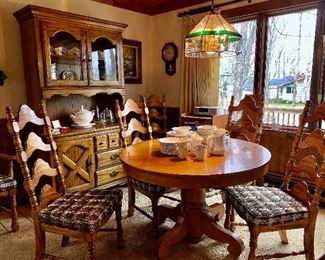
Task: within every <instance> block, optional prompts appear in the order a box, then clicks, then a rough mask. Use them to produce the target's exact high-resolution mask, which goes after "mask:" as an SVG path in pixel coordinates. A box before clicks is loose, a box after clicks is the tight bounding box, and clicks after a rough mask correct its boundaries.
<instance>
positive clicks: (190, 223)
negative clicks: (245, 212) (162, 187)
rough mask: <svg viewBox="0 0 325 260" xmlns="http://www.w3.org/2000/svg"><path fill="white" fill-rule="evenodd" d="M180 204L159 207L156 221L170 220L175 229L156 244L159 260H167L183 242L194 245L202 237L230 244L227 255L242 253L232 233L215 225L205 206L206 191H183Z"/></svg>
mask: <svg viewBox="0 0 325 260" xmlns="http://www.w3.org/2000/svg"><path fill="white" fill-rule="evenodd" d="M181 197H182V203H181V204H179V205H178V206H177V207H175V208H172V207H168V206H164V205H162V206H159V207H158V219H159V221H160V222H163V221H164V220H165V219H166V218H170V219H172V220H174V221H175V222H176V224H175V226H174V227H173V228H172V229H171V230H169V231H168V232H166V233H165V234H164V235H162V236H161V237H160V239H159V241H158V243H159V249H158V254H159V258H160V259H166V258H167V256H168V253H169V247H170V246H172V245H174V244H177V243H178V242H180V241H182V240H183V239H185V238H186V239H188V240H189V241H190V242H192V243H197V242H199V241H200V240H201V238H202V236H203V235H204V234H205V235H207V236H208V237H210V238H212V239H214V240H217V241H220V242H224V243H227V244H229V246H228V248H227V249H228V252H229V253H230V254H232V255H236V256H239V255H240V254H241V253H242V251H243V250H244V243H243V241H242V240H241V239H240V238H239V237H238V236H237V235H236V234H234V233H232V232H231V231H229V230H227V229H225V228H223V227H222V226H220V225H219V224H217V223H215V221H214V218H213V216H212V214H211V213H210V212H209V209H208V207H207V205H206V203H205V189H182V191H181Z"/></svg>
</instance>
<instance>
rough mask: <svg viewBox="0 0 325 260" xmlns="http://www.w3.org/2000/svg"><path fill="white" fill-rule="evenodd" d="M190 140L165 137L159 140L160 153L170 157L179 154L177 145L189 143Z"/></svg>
mask: <svg viewBox="0 0 325 260" xmlns="http://www.w3.org/2000/svg"><path fill="white" fill-rule="evenodd" d="M187 142H188V139H186V138H178V137H164V138H160V139H159V143H160V152H161V153H163V154H168V155H176V154H177V145H176V144H177V143H187Z"/></svg>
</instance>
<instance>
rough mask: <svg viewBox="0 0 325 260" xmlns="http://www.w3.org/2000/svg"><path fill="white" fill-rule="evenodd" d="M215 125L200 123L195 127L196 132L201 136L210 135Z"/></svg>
mask: <svg viewBox="0 0 325 260" xmlns="http://www.w3.org/2000/svg"><path fill="white" fill-rule="evenodd" d="M216 129H217V127H216V126H215V125H200V126H198V127H197V133H198V134H199V135H201V136H207V135H211V134H212V132H213V131H214V130H216Z"/></svg>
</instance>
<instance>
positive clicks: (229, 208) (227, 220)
mask: <svg viewBox="0 0 325 260" xmlns="http://www.w3.org/2000/svg"><path fill="white" fill-rule="evenodd" d="M225 200H226V217H225V223H224V227H225V228H226V229H229V230H230V228H231V226H232V223H231V219H232V218H231V212H232V211H233V207H232V205H231V202H230V200H229V198H228V196H227V195H226V198H225Z"/></svg>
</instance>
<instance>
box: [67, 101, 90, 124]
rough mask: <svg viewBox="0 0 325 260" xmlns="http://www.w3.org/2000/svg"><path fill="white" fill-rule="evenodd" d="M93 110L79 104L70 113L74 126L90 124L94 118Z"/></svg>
mask: <svg viewBox="0 0 325 260" xmlns="http://www.w3.org/2000/svg"><path fill="white" fill-rule="evenodd" d="M94 114H95V113H94V112H93V111H89V110H87V109H86V108H84V106H81V107H80V109H79V110H78V111H76V112H74V113H72V114H71V115H70V118H71V119H72V120H73V122H74V124H75V125H76V126H80V127H87V126H89V125H90V122H91V121H92V120H93V118H94Z"/></svg>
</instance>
